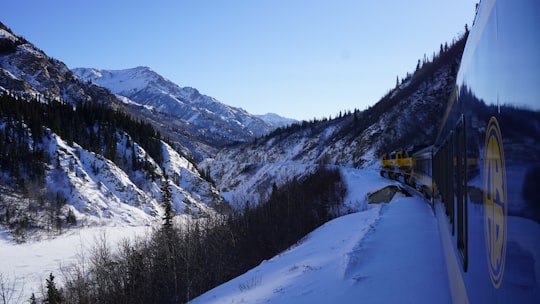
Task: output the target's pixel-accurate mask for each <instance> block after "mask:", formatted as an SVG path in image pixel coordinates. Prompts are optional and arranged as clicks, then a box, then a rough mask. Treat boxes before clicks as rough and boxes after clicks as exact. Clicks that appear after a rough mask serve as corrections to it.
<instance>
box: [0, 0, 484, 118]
mask: <svg viewBox="0 0 540 304" xmlns="http://www.w3.org/2000/svg"><path fill="white" fill-rule="evenodd" d="M476 2H477V0H452V1H448V0H446V1H440V0H409V1H402V0H332V1H322V0H309V1H308V0H258V1H255V0H253V1H247V0H245V1H239V0H230V1H224V0H198V1H186V0H174V1H173V0H170V1H165V0H154V1H142V0H129V1H127V0H116V1H110V0H93V1H73V0H53V1H35V0H3V1H2V3H1V4H0V8H1V9H0V21H1V22H3V23H4V24H6V25H7V26H8V27H10V28H11V29H12V30H13V31H14V32H15V34H17V35H20V36H23V37H25V38H26V39H27V40H29V41H31V42H32V43H34V44H35V45H36V46H37V47H38V48H40V49H42V50H43V51H45V52H46V53H47V54H48V55H49V56H51V57H54V58H56V59H58V60H61V61H63V62H64V63H66V64H67V65H68V67H69V68H75V67H91V68H101V69H126V68H132V67H136V66H148V67H150V68H152V69H153V70H154V71H156V72H157V73H159V74H161V75H163V76H164V77H166V78H168V79H169V80H171V81H173V82H175V83H177V84H178V85H180V86H182V87H184V86H190V87H194V88H196V89H198V90H199V91H200V92H201V93H203V94H205V95H209V96H212V97H214V98H216V99H218V100H219V101H221V102H223V103H225V104H228V105H232V106H236V107H241V108H243V109H245V110H247V111H248V112H250V113H253V114H265V113H267V112H273V113H277V114H280V115H282V116H286V117H290V118H295V119H299V120H302V119H303V120H309V119H313V118H322V117H328V116H335V115H336V114H337V113H339V112H340V111H342V110H353V109H360V110H363V109H365V108H367V107H368V106H370V105H373V104H375V103H376V102H377V101H378V100H379V99H380V98H381V97H382V96H383V95H384V94H385V93H387V92H388V90H389V89H391V88H392V87H394V86H395V83H396V77H398V76H399V77H400V78H402V77H404V76H405V75H406V73H407V72H412V71H414V68H415V67H416V64H417V61H418V59H421V58H423V57H424V54H427V56H428V57H431V55H432V54H433V52H435V51H438V50H439V46H440V44H441V43H444V42H451V41H452V39H454V38H457V37H458V36H459V35H460V34H461V33H463V31H464V28H465V24H468V25H469V26H470V25H471V24H472V20H473V18H474V13H475V4H476Z"/></svg>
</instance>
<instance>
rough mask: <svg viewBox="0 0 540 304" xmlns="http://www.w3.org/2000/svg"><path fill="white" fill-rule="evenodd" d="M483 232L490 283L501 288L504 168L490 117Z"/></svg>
mask: <svg viewBox="0 0 540 304" xmlns="http://www.w3.org/2000/svg"><path fill="white" fill-rule="evenodd" d="M484 153H485V154H484V207H485V216H484V230H485V231H484V232H485V236H486V252H487V261H488V268H489V274H490V277H491V283H492V284H493V286H494V287H495V288H499V287H500V286H501V282H502V278H503V274H504V264H505V260H506V235H507V230H508V229H507V215H508V200H507V197H506V193H507V185H506V167H505V164H504V148H503V143H502V137H501V131H500V129H499V123H498V122H497V119H496V118H495V117H491V119H490V120H489V123H488V127H487V130H486V141H485V152H484Z"/></svg>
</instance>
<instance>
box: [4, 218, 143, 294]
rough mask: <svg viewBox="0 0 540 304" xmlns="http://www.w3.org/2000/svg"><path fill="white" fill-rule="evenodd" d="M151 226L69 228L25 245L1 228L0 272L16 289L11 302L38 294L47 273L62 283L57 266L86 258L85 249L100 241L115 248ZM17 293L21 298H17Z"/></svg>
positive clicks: (47, 275) (9, 284) (67, 264)
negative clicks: (54, 235) (14, 239)
mask: <svg viewBox="0 0 540 304" xmlns="http://www.w3.org/2000/svg"><path fill="white" fill-rule="evenodd" d="M150 229H151V228H150V227H148V226H139V227H133V226H127V225H124V226H117V227H112V226H109V227H93V228H83V229H72V230H70V231H69V232H67V233H65V234H63V235H61V236H59V237H56V238H53V237H51V238H48V239H43V240H41V241H32V242H27V243H24V244H16V243H14V242H13V240H12V239H11V238H10V237H9V236H8V235H7V232H6V231H0V275H2V276H3V280H4V284H5V283H7V285H8V287H10V288H11V287H14V289H15V291H13V292H12V294H13V295H14V296H15V297H14V298H13V299H12V301H13V303H27V302H28V301H27V300H28V299H29V298H30V296H31V295H32V293H35V294H36V296H41V288H42V286H44V285H45V279H46V278H48V277H49V274H50V273H53V275H54V276H55V277H56V281H57V282H60V283H61V282H62V274H61V270H60V268H61V267H69V266H70V265H72V264H74V263H77V262H79V261H81V258H84V256H86V258H88V250H89V249H90V248H92V247H93V246H94V245H95V244H97V243H100V242H101V240H104V239H105V240H106V241H107V243H108V244H109V245H110V246H111V248H116V246H115V245H114V244H117V243H118V242H119V241H121V240H123V239H126V238H134V237H136V236H140V235H144V234H145V233H148V232H149V230H150ZM0 283H1V282H0ZM21 291H22V293H21ZM19 295H21V296H20V298H21V299H17V298H18V297H19ZM18 300H20V301H18Z"/></svg>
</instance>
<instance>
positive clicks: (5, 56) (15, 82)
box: [0, 23, 118, 105]
mask: <svg viewBox="0 0 540 304" xmlns="http://www.w3.org/2000/svg"><path fill="white" fill-rule="evenodd" d="M3 91H9V92H11V93H13V94H17V95H20V96H23V97H26V98H39V99H41V100H43V101H45V100H64V101H66V102H68V103H71V104H73V105H76V104H77V103H79V102H96V103H102V104H107V105H113V104H114V103H116V102H118V101H117V100H116V98H115V97H114V95H112V94H111V93H110V92H108V91H107V90H105V89H103V88H101V87H98V86H95V85H88V84H86V83H82V82H79V81H77V78H76V76H75V75H74V74H73V73H72V72H71V71H70V70H69V69H68V67H67V66H66V65H65V64H64V63H62V62H61V61H58V60H56V59H54V58H50V57H49V56H47V55H46V54H45V53H44V52H43V51H41V50H40V49H38V48H37V47H36V46H34V45H33V44H32V43H30V42H28V41H27V40H26V39H24V38H22V37H19V36H17V35H15V34H13V33H12V32H11V31H10V30H9V28H7V27H6V26H5V25H4V24H2V23H0V92H3Z"/></svg>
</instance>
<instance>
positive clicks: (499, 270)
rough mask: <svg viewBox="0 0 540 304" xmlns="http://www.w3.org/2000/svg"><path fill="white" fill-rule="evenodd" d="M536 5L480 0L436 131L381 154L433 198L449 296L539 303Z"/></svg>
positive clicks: (384, 168) (530, 0) (391, 173)
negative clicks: (430, 138)
mask: <svg viewBox="0 0 540 304" xmlns="http://www.w3.org/2000/svg"><path fill="white" fill-rule="evenodd" d="M539 14H540V1H536V0H527V1H526V0H520V1H513V0H482V1H481V2H480V3H479V4H478V5H477V12H476V16H475V19H474V23H473V26H472V27H471V30H470V32H469V35H468V37H467V41H466V45H465V49H464V52H463V56H462V59H461V63H460V67H459V70H458V74H457V78H456V85H455V88H454V90H453V93H452V94H451V96H449V100H448V104H447V107H446V109H445V111H444V113H441V121H440V125H441V127H440V129H439V131H438V133H437V134H436V139H434V142H433V143H428V144H429V145H426V146H413V147H409V148H406V149H401V150H398V151H394V152H389V153H386V154H384V155H383V156H382V157H381V175H383V176H385V177H388V178H392V179H395V180H399V181H401V182H402V183H405V184H407V185H409V186H410V187H413V188H415V189H417V190H418V191H419V192H420V193H421V194H422V195H424V196H425V197H426V200H427V202H428V203H429V204H430V205H431V206H432V208H433V210H434V214H435V216H436V218H437V221H438V224H439V232H440V237H441V246H442V248H443V251H444V260H445V263H446V266H447V274H448V279H449V283H450V291H451V294H452V301H453V302H454V303H540V18H539V17H538V16H539Z"/></svg>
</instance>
